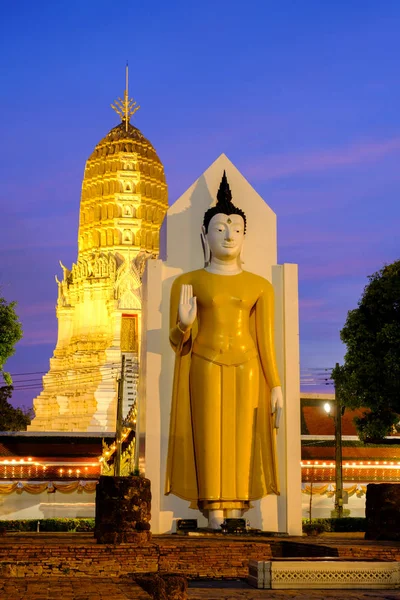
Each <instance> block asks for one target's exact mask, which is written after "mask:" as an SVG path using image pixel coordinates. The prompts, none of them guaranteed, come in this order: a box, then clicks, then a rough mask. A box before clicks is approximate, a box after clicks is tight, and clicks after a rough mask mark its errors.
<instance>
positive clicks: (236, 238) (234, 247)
mask: <svg viewBox="0 0 400 600" xmlns="http://www.w3.org/2000/svg"><path fill="white" fill-rule="evenodd" d="M207 240H208V245H209V246H210V250H211V254H212V255H213V256H214V257H215V258H218V259H219V260H232V259H233V258H237V257H238V256H239V254H240V251H241V249H242V246H243V240H244V220H243V217H241V216H240V215H224V214H222V213H218V214H217V215H214V216H213V218H212V219H211V221H210V222H209V224H208V232H207Z"/></svg>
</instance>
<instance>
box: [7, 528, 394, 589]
mask: <svg viewBox="0 0 400 600" xmlns="http://www.w3.org/2000/svg"><path fill="white" fill-rule="evenodd" d="M289 556H291V557H301V556H306V557H310V556H315V557H323V556H331V557H337V558H341V559H344V560H347V559H353V560H354V559H357V560H367V559H370V560H371V559H373V560H394V561H396V560H397V561H400V544H396V543H393V544H388V543H387V542H386V543H382V544H379V543H378V542H375V543H373V544H371V543H366V542H363V541H362V542H358V541H357V540H354V542H353V541H351V542H350V543H340V542H335V541H332V542H331V541H328V540H326V539H325V540H324V541H323V543H315V542H312V543H310V542H308V541H307V540H305V539H304V538H292V539H291V540H282V541H281V540H277V539H276V538H274V539H272V538H270V539H268V538H262V539H261V538H250V539H249V538H246V539H243V538H239V537H234V536H227V537H224V538H218V539H217V538H189V537H180V536H176V535H170V536H159V537H158V536H155V537H153V540H152V541H151V542H150V543H148V544H146V545H142V546H137V545H134V544H119V545H116V546H112V545H98V544H96V541H95V539H94V538H93V536H91V535H90V534H79V533H78V534H58V535H57V534H34V533H32V534H15V535H13V534H6V535H5V536H4V537H3V538H2V544H1V547H0V578H8V577H38V576H39V577H54V576H56V577H62V576H66V577H93V576H95V577H110V578H115V577H123V576H127V575H133V574H135V573H156V572H159V573H176V574H182V575H185V576H186V577H188V578H192V579H197V578H237V577H242V578H245V577H247V572H248V561H249V560H270V559H273V558H281V557H289Z"/></svg>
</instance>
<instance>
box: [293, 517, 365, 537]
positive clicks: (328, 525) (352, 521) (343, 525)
mask: <svg viewBox="0 0 400 600" xmlns="http://www.w3.org/2000/svg"><path fill="white" fill-rule="evenodd" d="M366 526H367V520H366V518H365V517H342V518H334V519H312V521H311V523H310V521H309V519H303V532H304V533H310V532H317V533H322V532H323V531H332V532H337V533H339V532H354V531H365V530H366Z"/></svg>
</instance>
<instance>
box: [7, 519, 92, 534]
mask: <svg viewBox="0 0 400 600" xmlns="http://www.w3.org/2000/svg"><path fill="white" fill-rule="evenodd" d="M38 521H39V528H40V531H46V532H50V531H53V532H55V531H67V532H76V531H93V530H94V519H82V518H76V519H21V520H15V521H0V528H4V529H5V530H6V531H36V530H37V524H38Z"/></svg>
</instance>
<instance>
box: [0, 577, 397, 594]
mask: <svg viewBox="0 0 400 600" xmlns="http://www.w3.org/2000/svg"><path fill="white" fill-rule="evenodd" d="M188 597H189V599H190V600H239V599H242V600H279V599H284V598H290V599H291V600H297V599H298V600H308V598H310V600H325V598H327V599H329V598H332V599H333V598H336V599H340V600H341V599H342V598H343V599H349V600H350V599H352V600H384V599H385V600H399V599H400V590H392V591H391V590H382V591H380V590H365V591H359V590H344V591H341V590H304V591H302V592H296V591H292V590H276V591H274V590H256V589H254V588H250V587H248V586H247V585H246V583H244V582H238V581H232V582H219V581H212V582H211V581H207V582H206V581H203V582H191V585H190V588H189V594H188ZM0 598H1V600H149V599H150V596H149V595H148V594H147V593H146V592H144V591H143V590H142V589H141V588H140V587H139V586H137V585H136V584H134V583H133V582H130V581H128V580H126V579H125V580H115V581H113V580H110V579H94V578H93V579H86V578H82V579H79V580H78V579H75V580H69V581H66V579H65V578H64V577H63V578H51V579H48V580H47V581H45V580H43V579H31V578H29V579H21V578H14V579H3V580H0Z"/></svg>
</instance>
